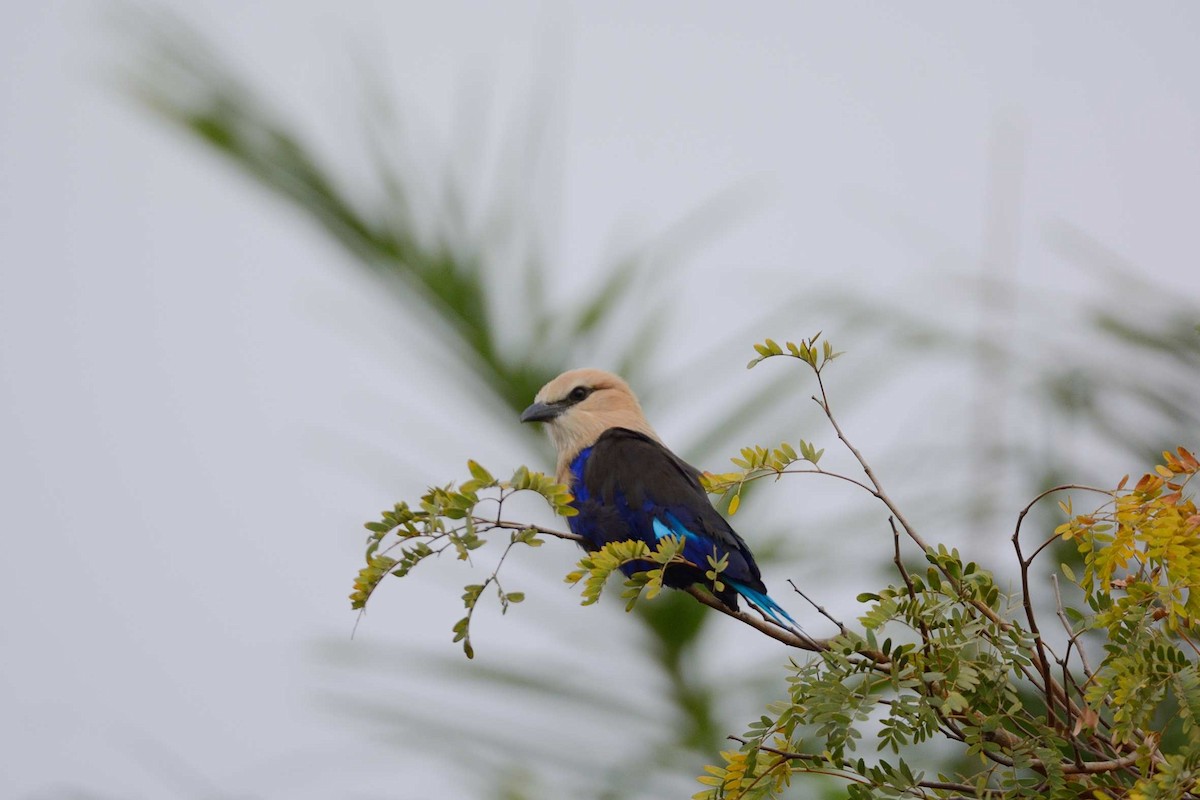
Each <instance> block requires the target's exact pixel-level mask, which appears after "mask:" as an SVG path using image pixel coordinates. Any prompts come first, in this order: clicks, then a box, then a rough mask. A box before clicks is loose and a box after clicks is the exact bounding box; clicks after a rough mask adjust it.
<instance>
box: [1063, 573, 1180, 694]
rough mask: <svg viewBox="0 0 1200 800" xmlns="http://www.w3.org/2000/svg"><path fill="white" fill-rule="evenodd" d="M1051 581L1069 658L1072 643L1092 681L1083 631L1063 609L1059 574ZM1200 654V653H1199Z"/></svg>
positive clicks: (1085, 674) (1087, 675)
mask: <svg viewBox="0 0 1200 800" xmlns="http://www.w3.org/2000/svg"><path fill="white" fill-rule="evenodd" d="M1050 582H1051V583H1052V584H1053V585H1054V606H1055V608H1056V609H1057V611H1058V619H1059V622H1061V623H1062V624H1063V628H1064V629H1065V630H1066V631H1067V636H1069V637H1070V638H1069V639H1068V640H1067V658H1070V656H1071V645H1074V646H1075V649H1076V650H1077V651H1078V652H1079V660H1080V662H1082V663H1083V674H1084V676H1085V677H1086V678H1087V679H1088V680H1089V681H1090V680H1091V679H1092V667H1091V665H1090V664H1088V657H1087V652H1086V651H1085V650H1084V649H1083V645H1081V644H1078V639H1079V634H1080V633H1082V631H1079V632H1076V631H1075V630H1074V629H1073V628H1072V627H1071V621H1070V620H1069V619H1067V612H1066V611H1065V610H1064V609H1063V601H1062V592H1060V591H1059V589H1058V574H1057V573H1054V574H1052V575H1051V576H1050ZM1198 655H1200V654H1198Z"/></svg>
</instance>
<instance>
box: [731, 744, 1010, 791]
mask: <svg viewBox="0 0 1200 800" xmlns="http://www.w3.org/2000/svg"><path fill="white" fill-rule="evenodd" d="M726 738H728V739H730V740H732V741H735V742H738V743H739V744H743V745H746V744H750V740H749V739H743V738H742V737H741V736H728V737H726ZM755 749H757V750H760V751H762V752H764V753H770V754H771V755H773V756H779V757H780V758H786V759H788V760H789V761H812V762H816V763H822V762H826V758H825V757H824V756H821V755H817V754H816V753H794V752H790V751H788V750H778V749H776V748H774V747H768V746H767V745H764V744H758V745H756V746H755ZM832 766H833V768H834V769H837V770H850V769H851V768H852V766H851V764H850V762H849V761H842V762H841V763H840V764H834V765H832ZM840 777H844V778H847V779H853V778H860V779H861V776H858V775H855V776H853V778H851V776H849V775H840ZM917 787H919V788H921V789H940V790H942V791H949V792H972V793H974V792H975V787H974V786H971V785H970V784H966V783H952V782H950V781H918V782H917ZM984 792H985V793H987V794H998V793H999V790H998V789H984Z"/></svg>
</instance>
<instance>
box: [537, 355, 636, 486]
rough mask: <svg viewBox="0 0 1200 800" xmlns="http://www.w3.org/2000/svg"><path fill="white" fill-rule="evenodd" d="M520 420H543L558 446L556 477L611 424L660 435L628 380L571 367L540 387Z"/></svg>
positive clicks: (593, 370) (555, 444) (560, 476)
mask: <svg viewBox="0 0 1200 800" xmlns="http://www.w3.org/2000/svg"><path fill="white" fill-rule="evenodd" d="M521 422H544V423H546V430H547V431H548V432H549V433H550V439H551V440H552V441H553V442H554V446H555V447H556V448H557V449H558V471H557V474H558V480H559V481H560V482H565V478H566V477H567V472H568V470H569V469H570V465H571V460H572V459H574V458H575V456H576V455H578V453H579V451H580V450H582V449H583V448H585V447H588V446H589V445H591V444H592V443H594V442H595V441H596V439H598V438H600V434H602V433H604V432H605V431H606V430H608V429H609V428H628V429H629V430H632V431H637V432H639V433H644V434H646V435H647V436H649V437H651V438H652V439H654V440H655V441H658V435H657V434H656V433H655V432H654V430H653V429H652V428H651V427H650V423H649V422H647V421H646V417H645V415H644V414H642V407H641V405H640V404H639V403H638V401H637V397H635V396H634V394H633V390H632V389H630V388H629V384H627V383H626V382H625V381H624V380H622V379H621V378H619V377H618V376H616V375H613V374H612V373H611V372H605V371H604V370H599V369H573V370H571V371H570V372H564V373H563V374H562V375H559V376H558V377H557V378H555V379H554V380H552V381H550V382H549V383H547V384H546V385H545V386H543V387H542V389H541V391H539V392H538V393H537V397H535V398H534V402H533V405H531V406H530V407H529V408H527V409H525V411H524V413H522V414H521Z"/></svg>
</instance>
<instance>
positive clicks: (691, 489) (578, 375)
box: [521, 369, 796, 625]
mask: <svg viewBox="0 0 1200 800" xmlns="http://www.w3.org/2000/svg"><path fill="white" fill-rule="evenodd" d="M521 422H542V423H545V425H546V429H547V430H548V431H549V433H550V439H551V440H552V441H553V442H554V446H555V447H556V448H557V450H558V465H557V471H556V475H557V480H558V482H559V483H562V484H565V485H567V486H568V487H569V488H570V490H571V493H572V495H574V499H573V500H572V501H571V504H572V505H573V506H574V507H575V508H576V509H577V510H578V511H579V513H578V514H577V515H576V516H573V517H568V518H567V522H568V524H569V525H570V527H571V530H572V531H573V532H574V533H576V534H577V535H579V536H581V537H583V540H584V541H583V545H584V548H585V549H587V550H598V549H599V548H601V547H603V546H604V545H605V544H608V543H609V542H622V541H627V540H630V539H637V540H640V541H642V542H645V543H646V544H647V545H649V546H650V547H651V548H654V547H655V546H656V542H657V541H658V540H659V539H662V538H663V537H664V536H678V537H679V538H680V539H681V540H682V541H683V550H682V552H681V555H682V556H683V557H684V559H686V560H687V561H688V562H689V564H672V565H670V566H669V567H667V569H666V571H665V573H664V576H663V583H664V584H665V585H666V586H670V587H672V588H675V589H684V588H687V587H688V586H691V585H692V584H694V583H699V584H701V585H703V586H705V587H707V588H708V589H709V591H711V592H712V593H713V594H714V595H715V596H716V597H717V598H718V599H720V600H721V602H722V603H724V604H725V605H726V606H728V607H729V608H731V609H734V610H736V609H737V607H738V601H737V598H738V595H741V596H742V597H744V598H745V599H746V600H747V601H748V602H749V603H750V604H751V605H752V606H754V608H756V609H757V610H758V611H759V612H760V613H762V614H763V615H764V616H766V617H769V618H770V619H772V620H774V621H775V622H777V623H779V624H781V625H786V623H785V622H784V620H787V621H788V622H790V623H791V624H792V625H795V624H796V623H795V621H794V620H793V619H792V618H791V617H790V616H789V615H788V613H787V612H786V611H784V610H783V609H782V608H780V607H779V604H778V603H776V602H775V601H774V600H772V599H771V598H770V597H769V596H768V595H767V587H766V586H765V585H764V584H763V581H762V576H761V575H760V573H759V569H758V565H757V564H756V563H754V556H753V555H751V553H750V548H749V547H748V546H747V545H746V542H745V540H743V539H742V537H741V536H739V535H738V534H737V532H736V531H735V530H734V529H733V528H732V527H730V525H729V523H728V522H726V521H725V518H724V517H722V516H721V515H720V514H719V513H717V510H716V509H715V508H713V506H712V504H711V503H710V502H709V500H708V495H707V494H706V493H705V491H704V489H703V487H701V485H700V472H699V470H697V469H696V468H695V467H693V466H691V465H690V464H688V463H687V462H685V461H684V460H683V459H681V458H680V457H679V456H677V455H675V454H674V453H672V452H671V451H670V450H668V449H667V447H666V445H664V444H663V443H662V440H661V439H659V438H658V434H656V433H655V432H654V429H653V428H651V427H650V423H649V422H647V421H646V417H645V415H644V414H643V413H642V407H641V405H640V404H639V403H638V400H637V397H636V396H634V394H633V390H631V389H630V388H629V384H627V383H626V382H625V381H624V380H622V379H621V378H620V377H618V376H616V375H613V374H612V373H610V372H605V371H603V370H598V369H576V370H571V371H570V372H564V373H563V374H562V375H559V376H558V377H557V378H555V379H554V380H552V381H550V382H549V383H547V384H546V385H545V386H543V387H542V389H541V391H539V392H538V393H537V397H535V398H534V403H533V405H531V406H529V408H527V409H525V411H524V412H523V413H522V414H521ZM709 556H713V557H714V558H715V559H717V560H720V559H721V558H722V557H726V558H728V564H727V565H726V567H725V569H724V570H723V571H722V572H721V574H720V576H719V580H720V581H721V582H722V583H723V584H724V586H723V587H722V588H721V589H720V590H719V591H714V587H713V582H712V581H711V580H709V579H707V578H706V577H705V573H706V572H707V571H708V570H709V569H710V567H709V562H708V557H709ZM691 565H694V566H691ZM651 568H653V565H652V564H650V563H648V562H634V563H631V564H626V565H625V566H623V567H622V571H623V572H624V573H625V574H626V575H631V574H633V573H635V572H639V571H644V570H647V569H651Z"/></svg>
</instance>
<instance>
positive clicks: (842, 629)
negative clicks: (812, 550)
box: [788, 578, 846, 633]
mask: <svg viewBox="0 0 1200 800" xmlns="http://www.w3.org/2000/svg"><path fill="white" fill-rule="evenodd" d="M788 583H789V584H790V585H791V587H792V591H794V592H795V593H796V594H798V595H800V596H801V597H803V598H804V599H805V600H807V601H808V604H809V605H810V606H812V607H813V608H815V609H816V610H817V613H819V614H820V615H821V616H822V617H824V618H825V619H827V620H829V621H830V622H832V623H833V624H834V625H837V627H838V630H839V631H840V632H842V633H845V632H846V626H845V625H843V624H842V623H841V622H839V621H838V620H836V619H834V618H833V617H832V616H830V614H829V612H828V611H826V610H825V609H824V608H823V607H821V606H819V605H817V604H816V603H814V602H813V601H812V598H811V597H809V596H808V595H806V594H805V593H804V592H802V591H800V587H799V586H797V585H796V582H795V581H794V580H792V579H791V578H788Z"/></svg>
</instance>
